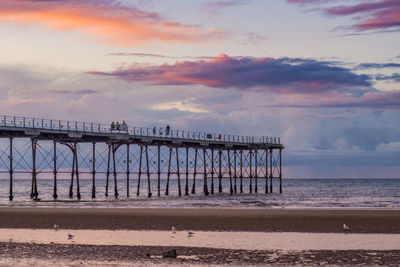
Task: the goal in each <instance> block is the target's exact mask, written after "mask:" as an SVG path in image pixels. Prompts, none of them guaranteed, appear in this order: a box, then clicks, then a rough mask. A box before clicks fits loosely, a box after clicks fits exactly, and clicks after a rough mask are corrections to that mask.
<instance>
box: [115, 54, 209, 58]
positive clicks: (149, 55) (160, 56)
mask: <svg viewBox="0 0 400 267" xmlns="http://www.w3.org/2000/svg"><path fill="white" fill-rule="evenodd" d="M109 55H110V56H134V57H154V58H167V59H211V58H212V57H206V56H198V57H196V56H179V57H174V56H166V55H160V54H152V53H135V52H130V53H127V52H118V53H110V54H109Z"/></svg>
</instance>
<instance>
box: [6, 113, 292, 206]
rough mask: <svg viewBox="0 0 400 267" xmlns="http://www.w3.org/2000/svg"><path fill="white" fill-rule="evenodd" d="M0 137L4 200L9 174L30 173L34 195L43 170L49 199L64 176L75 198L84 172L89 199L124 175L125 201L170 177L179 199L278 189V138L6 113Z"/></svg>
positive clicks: (164, 185)
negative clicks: (100, 183)
mask: <svg viewBox="0 0 400 267" xmlns="http://www.w3.org/2000/svg"><path fill="white" fill-rule="evenodd" d="M0 137H1V141H2V143H1V144H2V145H1V147H0V173H7V174H8V175H9V186H10V187H9V199H10V200H13V176H14V175H15V174H16V173H25V174H28V175H31V177H32V186H31V192H30V197H31V198H32V199H38V197H39V191H38V190H39V189H38V182H37V180H38V175H39V176H40V175H41V174H43V173H47V174H49V175H51V174H52V176H53V177H52V179H53V183H54V189H53V198H54V199H57V198H58V191H57V190H58V187H57V178H58V176H60V175H61V174H64V175H70V186H69V197H70V198H74V197H76V198H77V199H81V192H80V175H81V176H82V175H83V174H86V175H90V176H91V197H92V198H96V194H99V193H101V194H105V196H106V197H108V196H109V195H112V196H113V197H114V198H119V197H121V196H120V195H119V191H118V183H117V181H118V180H117V179H125V181H126V190H125V191H124V192H126V197H127V198H129V197H130V196H131V194H132V191H134V192H133V194H135V195H137V196H139V195H140V194H141V190H145V191H144V192H146V194H147V196H148V197H152V196H154V195H157V196H160V195H169V194H170V191H171V190H170V189H171V188H170V186H172V183H171V182H170V181H171V180H172V179H176V181H177V187H178V188H175V190H176V189H177V190H176V191H174V192H177V194H178V195H179V196H182V195H185V196H187V195H190V194H196V193H200V194H204V195H209V194H217V193H222V192H224V193H229V194H240V193H259V194H260V193H263V194H268V193H272V192H273V179H279V189H278V190H279V192H280V193H282V150H283V148H284V146H283V145H282V144H281V142H280V138H277V137H267V136H263V137H250V136H238V135H226V134H211V133H198V132H189V131H180V130H170V131H168V132H165V131H161V129H156V128H154V129H153V128H152V129H150V128H137V127H128V126H125V125H124V126H122V127H120V129H118V130H117V129H115V128H114V129H113V128H111V127H110V125H108V124H107V125H105V124H99V123H87V122H75V121H62V120H48V119H37V118H24V117H12V116H0ZM100 173H101V174H103V175H105V176H106V185H105V188H104V191H103V189H101V192H100V191H99V188H96V175H97V174H100ZM132 177H135V179H134V181H135V184H132V181H130V179H131V178H132ZM151 179H153V180H155V179H156V183H155V182H153V183H152V182H151ZM163 179H164V181H162V180H163ZM245 179H247V183H244V180H245ZM223 180H225V183H224V182H223ZM228 181H229V182H228ZM174 184H176V183H174ZM224 185H225V188H223V187H224ZM226 185H228V186H229V187H228V188H226V187H227V186H226ZM245 185H246V186H245ZM155 187H156V188H155ZM199 187H200V188H199ZM245 187H246V188H245ZM132 189H133V190H132Z"/></svg>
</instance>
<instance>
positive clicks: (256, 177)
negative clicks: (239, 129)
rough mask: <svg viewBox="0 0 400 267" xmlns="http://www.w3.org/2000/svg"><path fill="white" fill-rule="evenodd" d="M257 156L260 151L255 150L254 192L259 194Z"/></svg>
mask: <svg viewBox="0 0 400 267" xmlns="http://www.w3.org/2000/svg"><path fill="white" fill-rule="evenodd" d="M257 156H258V151H257V150H256V151H254V182H255V184H254V192H255V193H256V194H257V193H258V169H257V164H258V161H257Z"/></svg>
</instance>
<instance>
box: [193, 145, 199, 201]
mask: <svg viewBox="0 0 400 267" xmlns="http://www.w3.org/2000/svg"><path fill="white" fill-rule="evenodd" d="M197 152H198V149H197V148H196V149H195V150H194V169H193V185H192V194H196V174H197Z"/></svg>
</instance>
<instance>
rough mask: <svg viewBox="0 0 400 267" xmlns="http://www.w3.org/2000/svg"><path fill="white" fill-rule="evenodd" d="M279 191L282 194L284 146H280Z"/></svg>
mask: <svg viewBox="0 0 400 267" xmlns="http://www.w3.org/2000/svg"><path fill="white" fill-rule="evenodd" d="M279 193H281V194H282V148H279Z"/></svg>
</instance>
